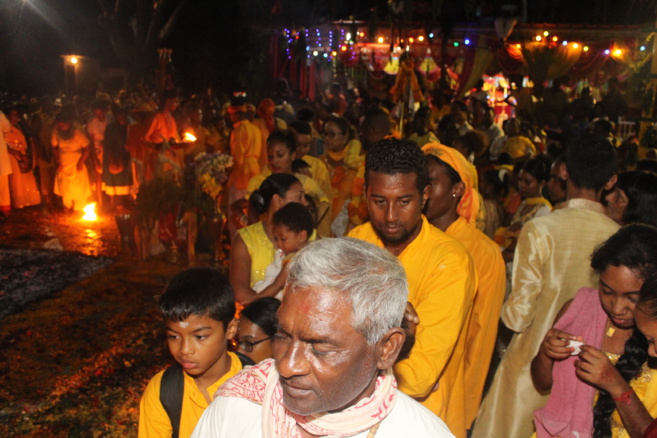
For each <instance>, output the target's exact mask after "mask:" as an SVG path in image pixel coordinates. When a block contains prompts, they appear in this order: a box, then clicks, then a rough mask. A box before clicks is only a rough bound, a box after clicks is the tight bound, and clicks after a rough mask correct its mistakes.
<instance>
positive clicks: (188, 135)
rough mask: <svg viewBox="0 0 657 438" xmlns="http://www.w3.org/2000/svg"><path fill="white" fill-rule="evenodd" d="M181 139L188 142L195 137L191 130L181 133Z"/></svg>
mask: <svg viewBox="0 0 657 438" xmlns="http://www.w3.org/2000/svg"><path fill="white" fill-rule="evenodd" d="M183 139H184V140H185V141H188V142H190V143H192V142H194V141H196V137H195V136H194V134H192V133H191V132H185V134H184V135H183Z"/></svg>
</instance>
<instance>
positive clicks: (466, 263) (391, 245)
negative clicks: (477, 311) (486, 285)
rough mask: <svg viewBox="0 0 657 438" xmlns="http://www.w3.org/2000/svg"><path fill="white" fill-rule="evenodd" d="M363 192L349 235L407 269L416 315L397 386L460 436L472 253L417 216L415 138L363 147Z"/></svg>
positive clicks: (423, 176) (419, 177) (421, 187)
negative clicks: (361, 211) (361, 215)
mask: <svg viewBox="0 0 657 438" xmlns="http://www.w3.org/2000/svg"><path fill="white" fill-rule="evenodd" d="M365 168H366V170H365V186H366V189H365V194H366V202H367V206H368V210H369V215H370V221H369V222H367V223H365V224H363V225H361V226H359V227H356V228H354V229H353V230H352V231H351V232H350V233H349V236H350V237H355V238H358V239H361V240H365V241H367V242H370V243H373V244H375V245H377V246H379V247H382V248H385V249H387V250H388V251H390V252H392V253H393V254H395V255H396V256H397V257H398V258H399V260H400V262H401V263H402V265H403V266H404V269H405V270H406V275H407V277H408V283H409V290H410V294H409V298H408V300H409V302H410V303H411V304H412V305H413V307H414V308H415V310H416V312H417V314H418V316H419V319H420V323H419V325H418V327H417V332H416V335H415V339H416V341H415V345H414V346H413V348H412V350H411V352H410V355H409V357H408V358H406V359H404V360H401V361H399V362H398V363H397V364H396V365H395V367H394V372H395V377H396V378H397V381H398V383H399V389H400V390H401V391H402V392H404V393H406V394H408V395H410V396H411V397H413V398H415V399H416V400H418V401H420V402H421V403H422V404H423V405H425V406H426V407H427V408H429V409H430V410H431V411H432V412H434V413H435V414H437V415H438V416H439V417H441V418H442V419H443V420H444V421H445V422H446V423H447V425H448V426H449V428H450V430H452V433H454V434H455V435H456V436H457V437H459V438H464V437H465V429H466V426H465V422H464V421H465V382H464V365H465V363H464V351H465V340H466V337H465V328H466V324H467V322H468V320H469V318H470V313H471V309H472V302H473V300H474V294H475V290H476V288H477V275H476V273H475V270H474V265H473V263H472V259H471V257H470V255H469V254H468V252H467V251H466V249H465V248H464V247H463V245H462V244H460V243H459V242H457V241H456V240H455V239H453V238H451V237H449V236H448V235H447V234H445V233H444V232H442V231H440V230H439V229H438V228H436V227H434V226H432V225H431V224H430V223H429V222H428V221H427V220H426V218H424V217H423V216H422V208H423V207H424V204H425V202H426V200H427V196H428V187H427V167H426V159H425V157H424V156H423V154H422V151H421V150H420V149H419V148H418V147H417V145H415V143H413V142H409V141H403V140H395V139H388V140H384V141H381V142H379V143H377V144H376V147H374V148H373V149H372V150H371V151H369V152H368V155H367V158H366V163H365Z"/></svg>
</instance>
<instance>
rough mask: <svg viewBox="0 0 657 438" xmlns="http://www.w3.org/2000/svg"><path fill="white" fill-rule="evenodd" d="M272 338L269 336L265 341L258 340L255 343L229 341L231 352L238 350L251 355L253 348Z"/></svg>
mask: <svg viewBox="0 0 657 438" xmlns="http://www.w3.org/2000/svg"><path fill="white" fill-rule="evenodd" d="M271 338H273V336H269V337H268V338H265V339H260V340H259V341H255V342H249V341H238V340H237V339H231V340H230V346H231V347H232V349H233V351H237V350H238V349H242V350H244V351H246V352H247V353H251V352H252V351H253V346H254V345H258V344H259V343H261V342H265V341H268V340H270V339H271Z"/></svg>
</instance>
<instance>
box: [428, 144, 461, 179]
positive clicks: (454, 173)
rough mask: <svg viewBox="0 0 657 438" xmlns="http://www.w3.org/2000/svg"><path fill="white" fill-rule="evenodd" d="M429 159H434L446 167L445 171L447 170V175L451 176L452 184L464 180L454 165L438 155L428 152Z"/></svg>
mask: <svg viewBox="0 0 657 438" xmlns="http://www.w3.org/2000/svg"><path fill="white" fill-rule="evenodd" d="M459 153H460V152H459ZM427 159H428V160H429V161H433V162H434V163H436V164H438V165H439V166H440V167H442V168H443V169H445V172H447V176H448V177H449V181H450V182H451V183H452V186H453V185H454V184H456V183H460V182H461V181H462V179H461V175H459V173H458V172H457V171H456V170H455V169H454V168H453V167H452V166H450V165H449V164H447V163H445V162H444V161H443V160H441V159H440V158H438V157H436V156H435V155H431V154H427Z"/></svg>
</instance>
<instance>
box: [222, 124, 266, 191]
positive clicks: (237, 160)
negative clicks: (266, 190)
mask: <svg viewBox="0 0 657 438" xmlns="http://www.w3.org/2000/svg"><path fill="white" fill-rule="evenodd" d="M262 150H263V145H262V135H261V133H260V130H259V129H258V128H257V127H256V126H255V125H254V124H253V123H251V122H249V121H248V120H242V121H240V122H237V123H235V125H234V126H233V132H232V133H231V134H230V153H231V155H232V156H233V170H232V171H231V173H230V180H229V182H228V186H234V187H235V188H236V189H238V190H246V187H247V184H248V183H249V180H250V179H251V178H253V177H254V176H256V175H258V174H259V173H260V163H259V161H258V160H259V159H260V155H261V154H262Z"/></svg>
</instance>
